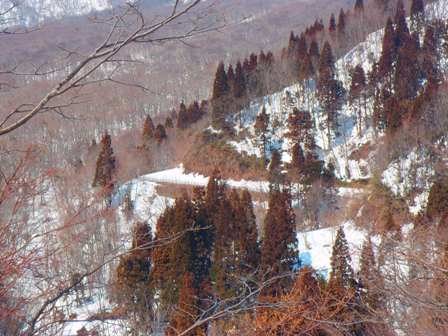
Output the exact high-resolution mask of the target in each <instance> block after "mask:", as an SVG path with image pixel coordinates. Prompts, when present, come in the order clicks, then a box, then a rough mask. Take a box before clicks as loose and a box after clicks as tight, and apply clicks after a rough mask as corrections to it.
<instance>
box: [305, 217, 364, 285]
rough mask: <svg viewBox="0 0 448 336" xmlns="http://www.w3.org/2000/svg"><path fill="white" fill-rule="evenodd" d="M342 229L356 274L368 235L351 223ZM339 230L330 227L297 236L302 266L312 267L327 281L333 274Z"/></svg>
mask: <svg viewBox="0 0 448 336" xmlns="http://www.w3.org/2000/svg"><path fill="white" fill-rule="evenodd" d="M342 227H343V229H344V233H345V236H346V238H347V242H348V245H349V250H350V255H351V257H352V267H353V269H354V270H355V272H356V271H357V270H358V269H359V258H360V253H361V248H362V244H363V243H364V240H365V239H366V235H367V233H366V232H365V231H363V230H360V229H359V228H357V227H356V226H355V224H354V223H353V222H351V221H348V222H345V223H344V224H342ZM338 228H339V227H330V228H325V229H320V230H315V231H307V232H299V233H298V234H297V239H298V242H299V253H300V260H301V261H302V264H304V265H306V266H311V267H312V268H313V269H315V270H316V271H317V272H318V273H319V274H321V275H322V276H323V277H324V278H326V279H328V277H329V275H330V272H331V265H330V263H331V255H332V252H333V245H334V242H335V239H336V234H337V230H338Z"/></svg>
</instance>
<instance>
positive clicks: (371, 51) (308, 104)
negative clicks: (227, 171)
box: [229, 0, 448, 180]
mask: <svg viewBox="0 0 448 336" xmlns="http://www.w3.org/2000/svg"><path fill="white" fill-rule="evenodd" d="M447 8H448V1H446V0H442V1H438V2H434V3H432V4H430V5H428V6H427V7H426V12H427V13H428V17H429V18H430V19H433V20H434V19H446V18H447V17H448V9H447ZM383 35H384V30H383V29H381V30H378V31H376V32H373V33H371V34H369V35H368V36H367V37H366V40H365V41H363V42H361V43H359V44H358V45H357V46H355V47H354V48H353V49H352V50H350V51H349V52H348V53H347V54H346V55H344V56H343V57H341V58H340V59H339V60H337V61H336V63H335V68H336V73H335V74H336V78H337V79H338V80H340V81H341V82H342V84H343V86H344V89H345V90H346V92H349V89H350V84H351V75H350V74H351V70H352V69H354V68H355V67H356V66H357V65H361V66H362V67H363V69H364V71H365V73H368V71H370V70H371V68H372V66H373V64H374V63H375V62H377V61H378V60H379V58H380V55H381V50H382V40H383ZM439 68H440V71H441V73H442V74H445V75H446V71H447V69H448V59H446V58H441V59H440V60H439ZM373 103H374V102H373V98H372V97H369V98H367V101H366V103H365V109H366V111H365V114H366V115H372V112H373ZM263 107H265V108H266V112H267V114H268V115H269V119H270V125H269V128H268V148H267V151H268V152H270V151H271V150H272V149H277V150H279V151H280V152H281V153H282V158H283V161H284V162H290V160H291V156H290V152H291V142H290V141H289V140H288V138H287V132H288V129H287V124H288V117H289V115H290V114H291V113H292V111H293V109H294V108H298V109H299V110H301V109H303V110H307V111H310V112H311V115H312V118H313V122H314V130H313V132H314V137H315V141H316V144H317V145H318V147H319V155H320V157H321V159H322V160H324V161H325V162H326V163H327V164H329V163H332V164H333V165H334V167H335V173H336V176H337V177H338V178H340V179H342V180H357V179H364V178H368V177H370V176H371V174H372V172H371V167H372V166H373V165H372V164H371V163H372V162H371V160H372V159H373V158H374V154H375V153H374V151H365V150H364V151H363V149H364V148H365V147H368V146H369V145H371V144H375V143H376V142H379V141H380V138H381V134H380V135H379V137H378V136H377V135H376V134H375V132H374V130H373V128H372V125H371V124H370V122H369V121H368V122H365V123H364V124H363V125H362V127H361V128H360V129H358V127H356V121H357V115H356V110H355V108H354V107H353V106H352V105H351V104H350V103H349V102H348V99H345V103H344V104H343V105H342V107H341V108H340V110H339V111H338V123H339V127H338V130H337V132H336V135H335V136H334V137H333V139H332V140H331V142H330V143H329V141H328V138H327V135H326V131H325V123H326V117H325V115H324V113H323V111H322V108H321V106H320V104H319V101H318V99H317V97H316V83H315V81H314V80H308V81H305V82H304V83H297V84H294V85H291V86H290V87H287V88H285V89H283V90H281V91H279V92H276V93H274V94H271V95H268V96H265V97H261V98H258V99H255V100H254V101H252V102H250V106H249V107H248V108H245V109H244V110H242V111H241V120H242V124H241V125H239V124H238V122H237V119H238V118H239V116H238V118H235V120H234V122H235V123H236V124H237V126H235V131H236V134H237V136H236V139H235V140H231V141H229V144H230V145H232V146H233V147H234V148H235V149H236V150H237V151H239V152H240V153H243V152H245V153H246V154H248V155H256V156H257V157H261V152H260V146H259V144H258V143H257V137H256V134H255V128H254V124H255V119H256V116H257V115H258V114H259V113H260V112H261V110H262V108H263ZM267 154H268V156H269V153H267Z"/></svg>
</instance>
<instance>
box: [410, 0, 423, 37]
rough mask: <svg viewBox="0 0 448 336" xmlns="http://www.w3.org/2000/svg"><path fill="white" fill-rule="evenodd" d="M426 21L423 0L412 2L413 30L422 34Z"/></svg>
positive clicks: (413, 0)
mask: <svg viewBox="0 0 448 336" xmlns="http://www.w3.org/2000/svg"><path fill="white" fill-rule="evenodd" d="M424 21H425V5H424V3H423V0H412V3H411V28H412V30H413V31H414V32H417V33H421V32H422V29H423V25H424Z"/></svg>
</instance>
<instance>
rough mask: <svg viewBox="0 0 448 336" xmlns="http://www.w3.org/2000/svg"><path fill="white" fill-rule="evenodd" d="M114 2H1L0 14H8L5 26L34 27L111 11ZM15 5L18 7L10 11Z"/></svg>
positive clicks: (66, 0) (27, 0)
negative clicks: (67, 18)
mask: <svg viewBox="0 0 448 336" xmlns="http://www.w3.org/2000/svg"><path fill="white" fill-rule="evenodd" d="M115 2H116V1H114V0H75V1H73V0H24V1H20V2H17V1H9V0H4V1H0V13H4V12H7V13H6V14H5V15H4V16H5V18H4V20H2V21H1V22H2V23H4V24H3V25H5V26H6V25H7V26H12V25H23V26H33V25H36V24H38V23H41V22H42V21H45V20H47V19H60V18H63V17H66V16H78V15H85V14H89V13H91V12H93V11H102V10H106V9H111V8H112V6H113V5H114V3H115ZM13 3H17V4H18V6H17V7H14V9H12V10H9V9H10V8H11V7H12V4H13Z"/></svg>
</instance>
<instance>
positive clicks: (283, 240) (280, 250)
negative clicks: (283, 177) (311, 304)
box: [261, 188, 298, 296]
mask: <svg viewBox="0 0 448 336" xmlns="http://www.w3.org/2000/svg"><path fill="white" fill-rule="evenodd" d="M297 260H298V249H297V241H296V236H295V214H294V210H293V208H292V205H291V195H290V192H289V190H288V189H284V190H283V191H280V190H278V189H276V188H272V189H271V191H270V194H269V208H268V212H267V214H266V217H265V221H264V234H263V240H262V245H261V269H262V271H263V272H264V273H266V274H267V275H268V276H269V277H275V276H283V275H287V273H289V272H291V270H292V267H293V265H294V264H295V263H296V262H297ZM290 285H291V278H290V277H289V276H285V277H282V278H281V280H279V281H276V282H275V283H274V284H272V285H271V286H270V287H269V288H267V290H266V291H265V295H270V296H278V295H280V294H282V293H284V292H285V291H286V290H287V289H288V288H289V286H290Z"/></svg>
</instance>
